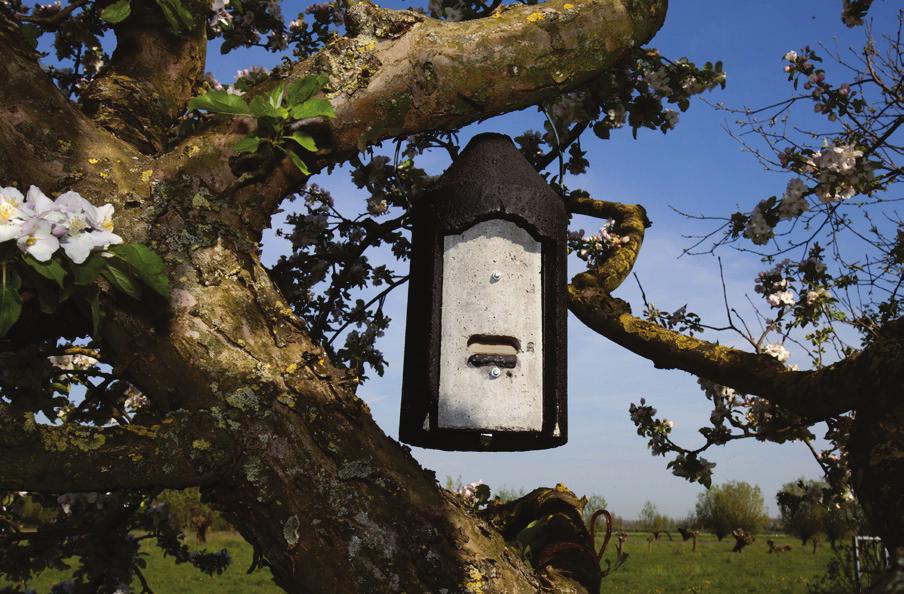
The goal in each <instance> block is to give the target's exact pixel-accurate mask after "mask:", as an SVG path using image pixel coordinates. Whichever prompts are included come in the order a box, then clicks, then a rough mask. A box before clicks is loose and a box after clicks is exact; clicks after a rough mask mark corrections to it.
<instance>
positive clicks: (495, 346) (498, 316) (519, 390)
mask: <svg viewBox="0 0 904 594" xmlns="http://www.w3.org/2000/svg"><path fill="white" fill-rule="evenodd" d="M567 222H568V215H567V213H566V210H565V206H564V204H563V202H562V199H561V197H560V196H559V195H558V194H557V193H556V192H555V191H553V190H552V189H551V188H550V187H549V185H548V184H547V183H546V181H545V180H544V179H543V178H542V177H540V176H539V175H538V174H537V172H536V171H535V170H534V168H533V167H532V166H531V165H530V163H528V161H527V160H526V159H525V158H524V157H523V156H522V155H521V153H520V152H518V150H517V149H516V148H515V146H514V144H513V143H512V141H511V140H510V139H509V138H508V137H507V136H503V135H500V134H481V135H479V136H476V137H474V139H473V140H471V142H470V143H469V144H468V146H467V148H465V150H464V151H463V152H462V154H461V155H460V156H459V158H458V159H457V160H456V161H455V162H454V163H453V164H452V166H451V167H450V168H449V169H448V170H447V171H446V172H445V173H444V174H443V175H442V176H441V177H440V178H439V180H438V181H437V182H436V184H435V185H434V186H433V187H432V188H431V189H430V190H429V191H428V192H427V193H426V194H425V195H424V196H423V197H422V198H421V199H420V200H419V201H418V202H417V203H416V204H415V205H414V207H413V210H412V224H413V227H412V255H411V273H410V279H409V292H408V320H407V327H406V334H405V369H404V375H403V380H402V411H401V424H400V428H399V437H400V438H401V440H402V441H404V442H407V443H410V444H412V445H417V446H422V447H427V448H435V449H443V450H484V451H493V450H534V449H544V448H552V447H556V446H559V445H562V444H564V443H565V442H566V441H567V435H568V434H567V424H566V423H567V420H566V312H567V309H566V308H567V304H566V253H565V236H566V229H567Z"/></svg>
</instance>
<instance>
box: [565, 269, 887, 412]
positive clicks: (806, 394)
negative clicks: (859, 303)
mask: <svg viewBox="0 0 904 594" xmlns="http://www.w3.org/2000/svg"><path fill="white" fill-rule="evenodd" d="M569 296H570V298H571V300H570V308H571V311H572V312H573V313H574V314H575V315H576V316H577V317H578V319H580V320H581V321H582V322H584V324H586V325H587V326H588V327H590V328H591V329H592V330H594V331H596V332H599V333H600V334H602V335H603V336H605V337H606V338H608V339H610V340H612V341H613V342H615V343H617V344H619V345H621V346H623V347H625V348H627V349H628V350H630V351H632V352H634V353H637V354H638V355H640V356H642V357H644V358H646V359H649V360H650V361H652V362H653V364H654V365H656V367H659V368H664V369H676V368H677V369H683V370H684V371H687V372H689V373H693V374H694V375H699V376H701V377H705V378H706V379H709V380H711V381H714V382H717V383H719V384H722V385H725V386H730V387H732V388H734V389H736V390H738V391H740V392H744V393H747V394H755V395H758V396H761V397H763V398H765V399H767V400H769V401H770V402H773V403H775V404H779V405H781V406H783V407H785V408H787V409H789V410H791V411H793V412H795V413H797V414H799V415H801V416H802V417H803V418H805V419H808V420H810V421H814V422H815V421H819V420H823V419H826V418H828V417H830V416H833V415H837V414H841V413H844V412H846V411H849V410H851V409H853V408H857V407H859V406H862V405H864V404H865V403H864V396H866V397H871V396H872V393H873V392H875V393H881V392H882V391H883V390H884V389H885V388H884V387H880V386H878V384H876V386H875V388H874V389H870V388H869V385H870V383H871V382H878V381H879V379H880V377H881V381H883V382H885V383H886V384H887V383H888V381H889V376H892V378H893V379H894V378H896V380H895V381H899V382H901V383H899V384H898V385H899V386H900V385H904V372H902V371H901V370H902V369H904V320H896V321H894V322H892V323H890V324H888V325H887V327H886V329H885V332H884V334H883V336H882V337H881V338H879V339H877V340H876V341H875V342H874V344H872V345H870V346H869V347H867V348H866V349H864V350H863V351H862V352H860V353H858V354H856V355H852V356H850V357H847V358H845V359H843V360H841V361H839V362H837V363H835V364H833V365H830V366H828V367H826V368H823V369H820V370H817V371H790V370H788V369H787V368H786V367H785V366H784V365H782V364H781V363H779V362H778V361H776V360H775V359H774V358H772V357H769V356H768V355H757V354H753V353H748V352H745V351H741V350H738V349H733V348H730V347H726V346H723V345H719V344H714V343H711V342H708V341H705V340H700V339H698V338H693V337H690V336H685V335H683V334H679V333H677V332H673V331H671V330H668V329H666V328H663V327H662V326H659V325H657V324H654V323H653V322H648V321H646V320H642V319H640V318H637V317H634V316H633V315H631V308H630V306H629V305H628V304H627V303H625V302H624V301H622V300H621V299H617V298H615V297H612V296H611V295H609V294H608V292H606V291H604V290H602V289H600V288H596V287H589V288H580V287H577V286H575V285H571V286H570V287H569ZM889 385H891V384H889Z"/></svg>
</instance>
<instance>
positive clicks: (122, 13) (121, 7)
mask: <svg viewBox="0 0 904 594" xmlns="http://www.w3.org/2000/svg"><path fill="white" fill-rule="evenodd" d="M131 13H132V3H131V0H117V1H116V2H114V3H113V4H111V5H110V6H108V7H106V8H105V9H103V10H102V11H101V13H100V18H101V19H103V20H105V21H107V22H108V23H110V24H111V25H115V24H117V23H121V22H122V21H124V20H125V19H126V17H128V16H129V15H130V14H131Z"/></svg>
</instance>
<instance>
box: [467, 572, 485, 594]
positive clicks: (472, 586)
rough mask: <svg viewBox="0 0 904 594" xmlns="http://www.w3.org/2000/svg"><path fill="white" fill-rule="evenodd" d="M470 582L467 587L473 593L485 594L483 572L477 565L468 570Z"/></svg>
mask: <svg viewBox="0 0 904 594" xmlns="http://www.w3.org/2000/svg"><path fill="white" fill-rule="evenodd" d="M468 578H469V579H468V582H467V583H466V584H465V589H466V590H467V591H468V592H472V593H473V594H483V574H481V573H480V570H479V569H477V568H476V567H472V568H471V569H469V570H468Z"/></svg>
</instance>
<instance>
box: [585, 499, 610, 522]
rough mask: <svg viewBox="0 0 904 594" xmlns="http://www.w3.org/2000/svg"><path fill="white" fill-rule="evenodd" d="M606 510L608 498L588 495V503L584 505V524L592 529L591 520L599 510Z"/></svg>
mask: <svg viewBox="0 0 904 594" xmlns="http://www.w3.org/2000/svg"><path fill="white" fill-rule="evenodd" d="M601 509H606V498H605V497H603V496H602V495H588V496H587V503H586V504H585V505H584V511H583V514H584V524H587V527H588V528H589V527H590V518H591V517H592V516H593V513H594V512H596V511H597V510H601ZM612 523H613V524H615V519H614V517H613V522H612Z"/></svg>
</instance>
